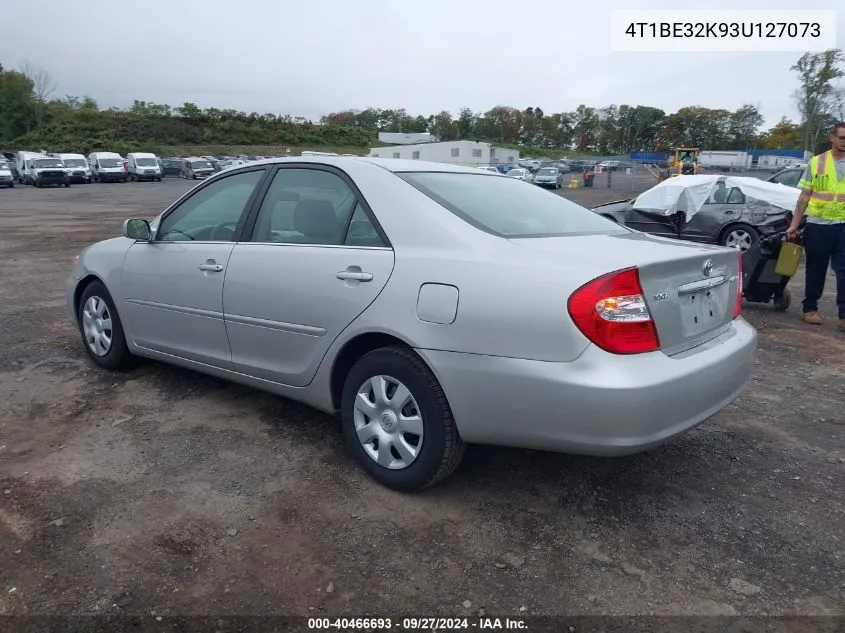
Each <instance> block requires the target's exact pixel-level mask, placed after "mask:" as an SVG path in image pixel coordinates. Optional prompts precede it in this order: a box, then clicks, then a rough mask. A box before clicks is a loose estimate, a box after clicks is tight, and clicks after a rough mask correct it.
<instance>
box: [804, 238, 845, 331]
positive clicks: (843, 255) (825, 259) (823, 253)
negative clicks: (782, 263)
mask: <svg viewBox="0 0 845 633" xmlns="http://www.w3.org/2000/svg"><path fill="white" fill-rule="evenodd" d="M804 258H805V260H804V265H805V268H806V278H805V283H804V285H805V288H804V312H805V313H806V312H818V311H819V298H820V297H821V296H822V293H823V292H824V283H825V280H826V278H827V269H828V266H830V267H832V268H833V270H834V272H835V273H836V307H837V309H838V310H839V318H840V319H845V223H840V224H813V223H812V222H807V224H806V226H805V227H804Z"/></svg>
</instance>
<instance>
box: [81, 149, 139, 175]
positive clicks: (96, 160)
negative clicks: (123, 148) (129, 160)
mask: <svg viewBox="0 0 845 633" xmlns="http://www.w3.org/2000/svg"><path fill="white" fill-rule="evenodd" d="M88 165H89V166H90V167H91V174H92V175H93V177H94V182H126V181H127V180H129V172H128V171H127V169H126V168H125V167H124V164H123V156H121V155H120V154H117V153H115V152H91V153H90V154H89V155H88Z"/></svg>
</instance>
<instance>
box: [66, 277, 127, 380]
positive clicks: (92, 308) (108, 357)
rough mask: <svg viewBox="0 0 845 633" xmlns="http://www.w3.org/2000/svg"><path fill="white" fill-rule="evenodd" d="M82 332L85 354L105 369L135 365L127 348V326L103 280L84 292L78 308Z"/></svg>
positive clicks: (91, 284)
mask: <svg viewBox="0 0 845 633" xmlns="http://www.w3.org/2000/svg"><path fill="white" fill-rule="evenodd" d="M77 314H78V315H79V329H80V332H81V333H82V343H83V344H84V345H85V351H86V352H88V356H90V357H91V360H93V361H94V362H95V363H96V364H97V365H99V366H100V367H103V368H104V369H125V368H127V367H129V366H130V365H131V363H132V360H133V358H132V354H131V353H130V351H129V348H128V347H127V345H126V337H125V335H124V333H123V324H122V323H121V321H120V315H119V314H118V313H117V308H116V307H115V305H114V301H113V300H112V298H111V295H110V294H109V291H108V290H106V287H105V286H104V285H103V284H102V283H100V282H99V281H93V282H91V283H90V284H88V285H87V286H86V287H85V290H83V291H82V296H81V297H80V298H79V305H78V306H77Z"/></svg>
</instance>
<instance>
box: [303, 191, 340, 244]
mask: <svg viewBox="0 0 845 633" xmlns="http://www.w3.org/2000/svg"><path fill="white" fill-rule="evenodd" d="M293 221H294V228H295V229H296V230H297V231H299V232H300V233H302V234H303V235H306V236H308V237H334V236H335V234H336V233H337V216H335V212H334V206H332V203H331V202H329V201H328V200H303V201H301V202H300V203H299V204H297V205H296V210H295V211H294V219H293Z"/></svg>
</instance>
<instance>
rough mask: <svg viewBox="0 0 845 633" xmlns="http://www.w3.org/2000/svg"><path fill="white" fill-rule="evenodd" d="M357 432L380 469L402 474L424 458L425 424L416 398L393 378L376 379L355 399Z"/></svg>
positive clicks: (382, 377) (373, 378)
mask: <svg viewBox="0 0 845 633" xmlns="http://www.w3.org/2000/svg"><path fill="white" fill-rule="evenodd" d="M354 420H355V432H356V433H357V434H358V441H359V442H361V446H363V447H364V451H365V452H366V453H367V455H369V456H370V458H371V459H372V460H373V461H374V462H376V463H377V464H378V465H379V466H383V467H384V468H390V469H391V470H398V469H401V468H407V467H408V466H410V465H411V464H412V463H413V462H414V460H415V459H416V458H417V456H418V455H419V454H420V449H422V443H423V420H422V416H421V415H420V410H419V407H418V406H417V402H416V400H414V396H413V395H411V392H410V391H409V390H408V388H407V387H406V386H405V385H403V384H402V383H401V382H399V381H398V380H396V379H395V378H391V377H390V376H373V377H372V378H370V379H369V380H367V381H366V382H365V383H364V384H363V385H361V386H360V387H359V388H358V393H357V394H356V396H355V410H354Z"/></svg>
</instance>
